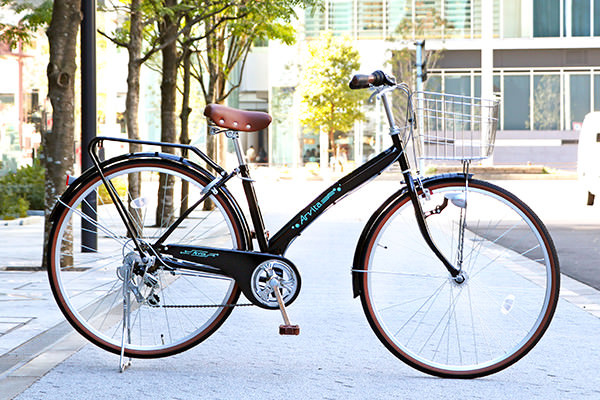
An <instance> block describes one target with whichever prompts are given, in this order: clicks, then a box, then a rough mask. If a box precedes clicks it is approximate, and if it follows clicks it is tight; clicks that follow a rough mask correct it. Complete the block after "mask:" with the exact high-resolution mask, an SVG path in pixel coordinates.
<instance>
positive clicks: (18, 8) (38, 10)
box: [0, 0, 53, 49]
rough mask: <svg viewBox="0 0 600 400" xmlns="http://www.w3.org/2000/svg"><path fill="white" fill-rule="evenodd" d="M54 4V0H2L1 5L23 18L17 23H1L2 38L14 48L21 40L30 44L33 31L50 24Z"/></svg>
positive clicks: (0, 35) (0, 0)
mask: <svg viewBox="0 0 600 400" xmlns="http://www.w3.org/2000/svg"><path fill="white" fill-rule="evenodd" d="M36 3H37V2H36ZM52 5H53V1H52V0H45V1H43V2H42V3H41V4H34V2H29V1H18V0H0V6H1V7H9V8H11V9H12V10H13V11H15V12H16V13H17V14H20V15H21V19H20V21H19V23H18V24H16V25H12V24H5V23H0V40H1V41H3V42H5V43H7V44H8V45H9V46H10V48H11V49H14V48H15V47H16V46H17V44H18V43H19V42H23V43H26V44H29V43H30V42H31V39H32V33H33V32H35V31H37V30H38V29H40V28H43V27H45V26H47V25H48V24H50V19H51V18H52Z"/></svg>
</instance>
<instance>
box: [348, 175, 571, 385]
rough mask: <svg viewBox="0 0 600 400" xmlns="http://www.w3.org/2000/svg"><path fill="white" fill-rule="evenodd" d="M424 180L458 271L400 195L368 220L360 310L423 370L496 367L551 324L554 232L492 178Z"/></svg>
mask: <svg viewBox="0 0 600 400" xmlns="http://www.w3.org/2000/svg"><path fill="white" fill-rule="evenodd" d="M426 186H428V189H429V190H430V196H429V198H428V199H425V198H423V200H422V204H423V209H424V211H425V212H428V211H432V210H434V209H435V208H436V206H440V208H441V211H440V212H439V213H437V214H435V213H434V214H431V215H430V216H429V217H428V218H427V224H428V226H429V229H430V231H431V234H432V237H433V239H434V241H435V243H436V244H437V246H438V247H439V248H440V250H441V251H442V252H443V254H445V256H446V257H447V258H448V259H449V260H450V261H451V262H452V263H453V264H454V265H459V266H462V274H461V275H462V276H463V277H464V278H465V280H464V282H460V279H454V278H452V277H451V276H450V274H449V273H448V272H447V271H446V269H445V268H444V266H443V265H442V264H441V262H440V261H439V260H438V259H437V258H436V257H435V256H434V255H433V253H432V251H431V250H430V249H429V248H428V246H427V245H426V243H425V241H424V240H423V238H422V236H421V234H420V232H419V230H418V227H417V225H416V221H415V215H414V209H413V207H412V204H411V202H410V199H409V198H408V196H407V195H404V196H402V197H400V198H399V199H397V200H396V201H395V202H394V203H393V204H392V205H391V206H390V207H388V208H387V211H385V212H384V213H383V214H382V215H381V216H380V217H379V219H378V220H377V221H376V222H375V224H374V226H373V229H372V230H371V234H370V235H369V236H368V237H367V238H366V240H367V246H366V249H367V250H366V252H365V254H364V257H363V258H362V265H359V266H356V269H357V270H358V272H356V273H357V274H359V282H360V289H361V299H362V304H363V308H364V310H365V313H366V316H367V318H368V320H369V322H370V324H371V327H372V328H373V329H374V331H375V333H376V334H377V336H378V337H379V338H380V340H381V341H382V342H383V343H384V344H385V346H386V347H387V348H388V349H389V350H390V351H392V352H393V353H394V354H395V355H396V356H398V357H399V358H401V359H402V360H403V361H405V362H407V363H408V364H410V365H411V366H413V367H415V368H417V369H419V370H421V371H423V372H426V373H429V374H433V375H437V376H442V377H456V378H474V377H478V376H484V375H488V374H491V373H494V372H497V371H499V370H501V369H503V368H506V367H508V366H510V365H511V364H513V363H514V362H516V361H517V360H518V359H520V358H521V357H523V356H524V355H525V354H526V353H527V352H528V351H529V350H531V349H532V348H533V346H535V344H536V343H537V342H538V340H539V339H540V338H541V336H542V335H543V333H544V332H545V330H546V329H547V327H548V325H549V324H550V320H551V318H552V315H553V313H554V310H555V308H556V303H557V300H558V293H559V277H560V274H559V267H558V257H557V255H556V251H555V249H554V246H553V244H552V240H551V239H550V236H549V234H548V232H547V231H546V229H545V228H544V226H543V224H542V223H541V222H540V220H539V219H538V218H537V216H536V215H535V214H534V213H533V212H532V211H531V210H530V209H529V207H527V206H526V205H525V204H524V203H523V202H521V201H520V200H519V199H518V198H516V197H515V196H514V195H512V194H510V193H508V192H506V191H505V190H503V189H501V188H499V187H497V186H494V185H491V184H488V183H485V182H482V181H475V180H471V181H469V183H468V189H467V187H466V186H465V182H464V180H439V181H437V182H433V183H429V184H428V185H426ZM461 227H464V229H461ZM461 231H462V232H461Z"/></svg>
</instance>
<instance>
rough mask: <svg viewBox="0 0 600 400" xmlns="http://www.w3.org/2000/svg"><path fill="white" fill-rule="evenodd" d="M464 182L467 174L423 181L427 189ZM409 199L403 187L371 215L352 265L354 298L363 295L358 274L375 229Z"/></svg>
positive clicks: (430, 178)
mask: <svg viewBox="0 0 600 400" xmlns="http://www.w3.org/2000/svg"><path fill="white" fill-rule="evenodd" d="M472 176H473V175H472V174H469V175H468V179H471V178H472ZM456 180H460V181H464V180H465V174H461V173H454V174H442V175H435V176H432V177H429V178H425V179H423V180H422V184H423V187H425V188H427V187H429V186H431V185H433V184H437V183H439V182H445V181H456ZM407 197H408V189H407V187H406V186H403V187H402V188H400V190H398V191H397V192H396V193H394V194H392V195H391V196H390V197H388V198H387V200H385V201H384V202H383V203H382V204H381V206H379V208H378V209H377V210H375V212H374V213H373V214H372V215H371V218H369V221H368V222H367V223H366V224H365V227H364V228H363V230H362V233H361V235H360V237H359V239H358V243H357V244H356V249H355V251H354V259H353V263H352V293H353V296H354V297H358V296H359V295H360V293H361V289H360V287H361V286H360V278H361V272H357V271H360V270H363V269H365V265H364V260H365V257H366V254H367V251H368V246H369V242H370V239H371V237H372V235H373V234H374V233H373V232H374V230H375V228H376V227H377V226H378V225H379V223H380V221H381V219H382V218H385V216H386V215H387V213H388V212H389V210H390V209H391V208H393V207H395V206H396V205H397V204H398V203H399V202H403V201H405V198H407Z"/></svg>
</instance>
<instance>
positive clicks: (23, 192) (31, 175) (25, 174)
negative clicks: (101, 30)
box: [0, 160, 45, 219]
mask: <svg viewBox="0 0 600 400" xmlns="http://www.w3.org/2000/svg"><path fill="white" fill-rule="evenodd" d="M44 177H45V171H44V168H42V166H41V165H40V163H39V161H37V160H36V161H35V162H34V163H33V165H31V166H26V167H21V168H19V169H18V170H17V172H13V173H9V174H7V175H5V176H3V177H1V178H0V219H7V218H9V219H10V218H19V217H24V216H26V213H27V210H29V209H32V210H43V209H44V179H45V178H44Z"/></svg>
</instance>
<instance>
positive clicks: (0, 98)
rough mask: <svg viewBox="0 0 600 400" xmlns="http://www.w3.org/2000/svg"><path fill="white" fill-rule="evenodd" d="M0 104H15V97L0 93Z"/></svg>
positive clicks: (10, 94)
mask: <svg viewBox="0 0 600 400" xmlns="http://www.w3.org/2000/svg"><path fill="white" fill-rule="evenodd" d="M0 104H11V105H13V104H15V95H14V94H13V93H0Z"/></svg>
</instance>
